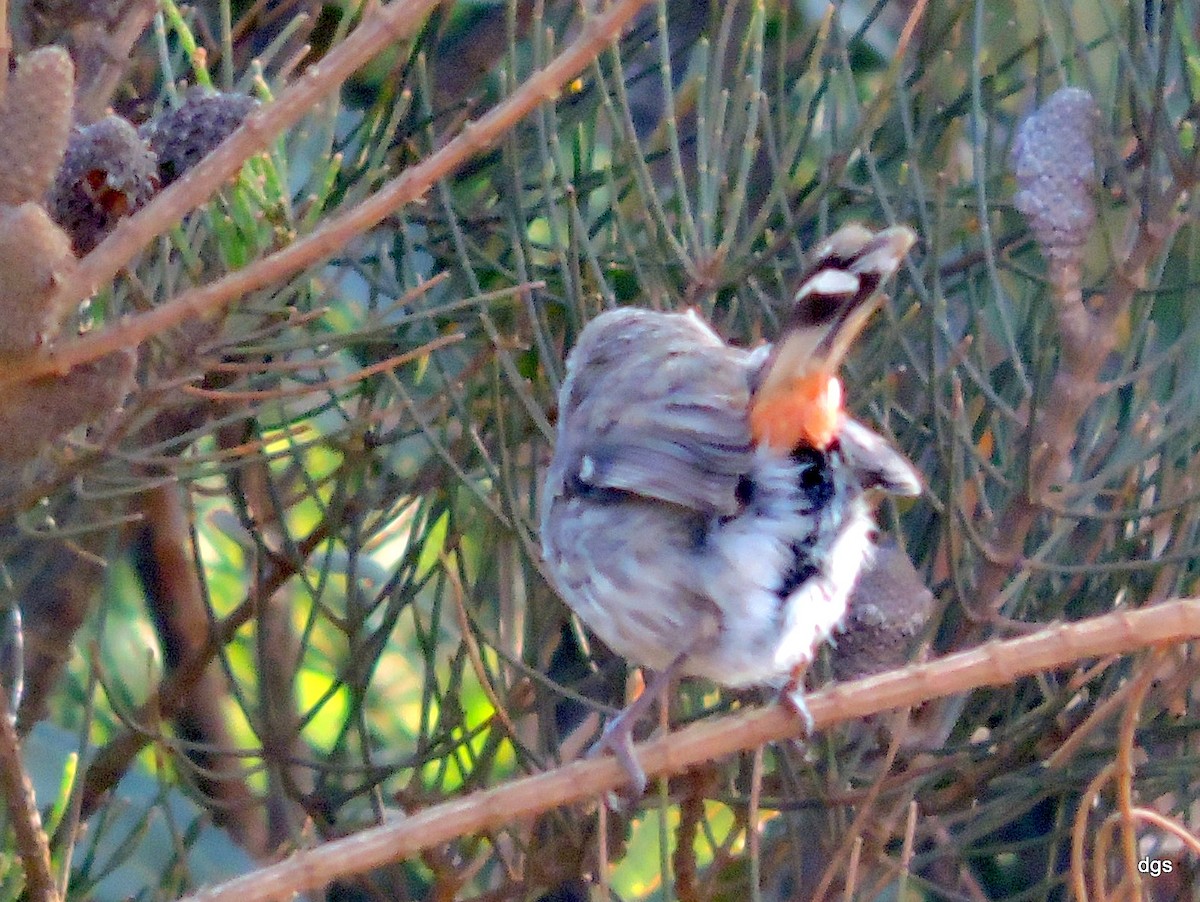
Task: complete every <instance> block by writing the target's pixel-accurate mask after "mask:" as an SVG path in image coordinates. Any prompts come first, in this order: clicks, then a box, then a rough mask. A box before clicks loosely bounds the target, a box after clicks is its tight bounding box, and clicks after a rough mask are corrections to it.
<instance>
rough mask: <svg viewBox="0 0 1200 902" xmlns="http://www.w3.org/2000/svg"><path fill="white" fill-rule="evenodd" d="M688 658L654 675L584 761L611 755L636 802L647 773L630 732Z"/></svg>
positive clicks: (606, 730) (611, 724)
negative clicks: (606, 752)
mask: <svg viewBox="0 0 1200 902" xmlns="http://www.w3.org/2000/svg"><path fill="white" fill-rule="evenodd" d="M687 655H688V653H687V652H685V653H684V654H681V655H679V657H677V658H676V659H675V660H674V661H672V662H671V663H670V665H669V666H668V667H667V668H666V669H665V670H660V671H657V672H656V673H655V674H654V676H653V678H652V679H651V680H650V683H649V684H648V685H647V686H646V688H645V689H644V690H642V694H641V695H639V696H638V697H637V698H635V699H634V700H633V702H631V703H630V704H629V705H628V706H627V707H626V708H625V709H624V710H623V711H622V712H621V713H620V714H618V715H617V716H616V717H614V718H613V719H612V720H611V721H609V723H608V726H606V727H605V728H604V734H603V735H602V736H601V737H600V739H599V741H597V743H596V744H595V745H593V746H592V747H591V748H590V749H589V750H588V753H587V757H589V758H596V757H598V756H599V755H601V754H603V753H604V751H605V750H608V751H611V752H612V753H613V757H615V758H616V759H617V761H619V762H620V763H621V766H622V767H623V768H625V772H626V773H627V774H629V781H630V783H632V784H633V791H634V797H635V798H637V797H640V796H641V795H642V793H644V792H645V791H646V772H645V771H644V770H642V766H641V765H640V764H638V761H637V756H636V755H634V753H633V728H634V727H635V726H636V725H637V722H638V721H639V720H641V719H642V718H643V717H644V716H645V715H646V712H647V711H649V710H650V706H651V705H653V704H654V703H655V702H656V701H658V700H659V699H665V697H666V693H667V689H668V688H670V686H671V682H672V681H673V680H674V679H675V677H676V676H677V675H678V673H679V669H680V668H681V667H682V666H683V662H684V660H685V659H686V658H687Z"/></svg>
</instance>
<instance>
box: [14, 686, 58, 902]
mask: <svg viewBox="0 0 1200 902" xmlns="http://www.w3.org/2000/svg"><path fill="white" fill-rule="evenodd" d="M0 792H3V794H4V804H5V806H6V807H7V808H8V819H9V822H10V823H11V824H12V828H13V834H14V835H15V837H16V846H17V854H18V855H20V856H21V863H22V865H23V866H24V869H25V897H26V898H28V899H31V900H33V902H54V900H57V899H60V898H62V897H61V896H60V895H59V893H58V886H57V884H56V883H55V881H54V874H53V873H51V871H50V843H49V841H48V840H47V839H46V831H45V830H43V829H42V816H41V815H40V814H39V813H38V807H37V799H35V798H34V795H33V784H32V783H30V782H29V775H28V774H27V773H25V767H24V765H23V764H22V763H21V741H20V739H19V738H18V737H17V728H16V724H15V723H14V722H13V717H12V712H11V711H10V710H9V707H8V696H7V695H6V694H5V693H4V692H2V691H0Z"/></svg>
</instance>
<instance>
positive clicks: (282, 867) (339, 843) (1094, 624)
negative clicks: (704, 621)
mask: <svg viewBox="0 0 1200 902" xmlns="http://www.w3.org/2000/svg"><path fill="white" fill-rule="evenodd" d="M1196 638H1200V598H1192V599H1183V600H1178V601H1173V602H1168V603H1166V604H1162V605H1157V606H1155V607H1152V608H1147V609H1143V610H1139V611H1129V612H1119V613H1114V614H1106V615H1104V616H1101V617H1094V618H1092V619H1090V620H1084V621H1080V622H1078V623H1073V624H1064V625H1059V626H1056V627H1052V628H1048V629H1045V630H1043V631H1042V632H1040V633H1037V634H1035V635H1032V636H1024V637H1022V638H1019V639H1012V640H1009V641H1007V642H992V643H988V644H986V645H982V646H980V647H978V648H974V649H971V650H969V651H965V652H960V653H958V654H955V655H950V656H949V657H946V658H942V659H939V660H937V661H933V662H930V663H927V664H921V665H916V666H910V667H905V668H902V669H900V670H894V671H891V672H888V673H884V674H878V675H876V676H872V677H868V678H866V679H862V680H857V681H855V682H853V683H845V684H839V685H834V686H832V687H830V688H828V689H824V690H822V691H820V692H816V693H813V694H812V695H810V696H808V698H807V703H808V709H809V711H810V712H811V714H812V719H813V723H814V725H815V727H816V728H827V727H830V726H832V725H833V724H836V723H840V722H842V721H846V720H853V719H857V718H863V717H867V716H869V715H872V714H878V713H880V712H882V711H886V710H889V709H892V708H908V707H912V706H914V705H917V704H921V703H923V702H926V701H928V700H930V699H933V698H939V697H943V696H947V695H952V694H956V693H961V692H966V691H969V690H971V689H976V688H979V687H982V686H995V685H1004V684H1007V683H1011V682H1012V681H1014V680H1015V679H1017V678H1019V677H1022V676H1027V675H1029V674H1032V673H1036V672H1038V671H1042V670H1049V669H1053V668H1057V667H1061V666H1063V665H1065V664H1069V663H1071V662H1074V661H1077V660H1079V659H1082V658H1093V657H1100V656H1104V655H1111V654H1125V653H1128V652H1131V651H1133V650H1135V649H1138V648H1143V647H1146V646H1151V645H1159V644H1169V643H1177V642H1185V641H1190V640H1193V639H1196ZM801 728H802V725H801V724H800V723H799V721H798V720H797V718H796V717H795V715H794V714H793V713H792V712H791V710H790V709H789V708H786V707H784V706H779V705H773V706H771V707H768V708H762V709H757V710H753V711H748V712H745V713H742V714H737V715H733V716H730V717H722V718H714V719H711V720H706V721H703V722H701V723H698V724H695V725H693V726H690V727H688V728H686V729H683V730H679V731H678V732H675V733H671V734H670V735H668V736H661V737H659V738H657V739H655V740H653V741H651V742H647V743H644V744H642V745H640V746H638V748H637V757H638V761H639V763H640V764H641V765H642V767H643V768H644V769H645V772H646V774H647V776H650V777H655V776H661V775H666V774H674V773H680V772H681V771H684V770H687V769H688V768H690V767H693V766H695V765H697V764H701V763H703V762H706V761H711V760H712V759H714V758H722V757H725V756H728V755H732V754H734V753H736V752H740V751H744V750H746V749H753V748H756V747H758V746H761V745H762V744H764V743H767V742H777V741H779V740H783V739H791V738H794V737H796V736H797V735H799V734H800V733H801ZM627 779H628V776H627V775H626V773H625V771H624V769H623V768H622V766H621V765H620V764H619V763H618V762H617V761H616V760H615V759H613V758H603V759H597V760H585V761H575V762H573V763H571V764H567V765H565V766H563V767H559V768H556V769H555V770H552V771H548V772H546V773H542V774H537V775H534V776H531V777H524V778H522V779H519V780H513V781H511V782H509V783H506V784H504V785H501V786H497V787H495V788H494V789H488V790H484V791H481V792H476V793H473V794H471V795H469V796H466V797H465V798H461V799H453V800H451V801H448V802H444V803H442V804H440V805H436V806H434V807H432V808H428V809H426V810H424V811H421V812H420V813H418V814H415V815H413V816H412V817H407V818H404V819H402V820H398V821H396V822H393V823H388V824H384V825H382V826H378V827H372V828H369V829H366V830H363V831H361V832H359V833H357V834H355V835H353V836H349V837H346V838H344V839H339V840H335V841H332V842H328V843H325V844H324V845H321V846H318V847H316V848H314V849H309V850H305V851H302V852H297V853H296V854H294V855H292V856H291V857H290V858H288V859H286V860H285V861H281V862H279V863H278V864H275V865H271V866H270V867H266V868H261V869H259V870H257V871H254V872H252V873H250V874H246V875H244V876H242V877H238V878H236V879H234V880H231V881H229V882H227V883H225V884H222V885H220V886H217V887H213V888H211V889H208V890H203V891H201V892H199V893H197V894H195V895H193V896H189V897H187V898H188V900H190V902H218V900H224V902H259V900H262V902H266V900H270V899H279V898H290V897H291V896H292V895H293V894H295V893H302V892H305V891H307V890H312V889H316V888H318V887H322V886H325V885H327V884H328V883H330V882H331V881H333V880H335V879H337V878H339V877H345V876H348V875H351V874H360V873H364V872H366V871H369V870H371V869H373V868H377V867H380V866H382V865H385V864H389V863H392V862H396V861H400V860H402V859H405V858H408V857H410V856H412V855H414V854H416V853H418V852H420V851H421V850H423V849H428V848H430V847H432V846H437V845H440V844H442V843H445V842H447V841H449V840H451V839H454V838H455V837H458V836H463V835H466V834H472V833H479V832H487V831H491V830H496V829H499V828H502V827H503V826H505V825H506V824H511V823H513V822H514V821H523V820H528V819H531V818H534V817H536V816H538V815H540V814H542V813H543V812H545V811H548V810H549V809H551V808H554V807H557V806H561V805H569V804H573V803H576V802H582V801H585V800H589V799H596V798H598V797H601V796H602V795H603V794H604V793H606V792H609V791H611V790H613V789H615V788H617V787H620V786H621V785H623V784H624V782H625V781H626V780H627Z"/></svg>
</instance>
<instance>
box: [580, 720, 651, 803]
mask: <svg viewBox="0 0 1200 902" xmlns="http://www.w3.org/2000/svg"><path fill="white" fill-rule="evenodd" d="M638 701H641V698H639V699H638ZM636 707H637V702H634V703H633V704H632V705H630V706H629V707H628V708H626V709H625V710H624V711H622V712H621V713H620V714H618V715H617V716H616V717H614V718H613V719H612V720H611V721H610V722H609V724H608V726H606V727H605V728H604V734H603V735H602V736H601V737H600V738H599V739H598V740H597V741H596V744H595V745H593V746H592V747H591V748H590V749H588V753H587V757H589V758H599V757H600V756H601V755H603V754H604V753H605V752H606V751H609V752H612V754H613V757H614V758H616V759H617V761H618V762H619V763H620V765H621V767H623V768H624V769H625V773H627V774H628V775H629V783H630V786H629V789H630V793H631V795H632V797H633V798H634V799H638V798H641V796H642V794H643V793H644V792H645V791H646V771H645V770H643V769H642V766H641V765H640V764H639V763H638V760H637V755H636V754H635V753H634V751H633V728H634V726H635V725H636V724H637V722H638V720H639V719H640V717H641V715H642V713H643V711H644V709H645V707H646V706H642V709H643V710H638V711H635V710H634V709H635V708H636ZM630 715H633V716H632V717H631V716H630ZM608 801H609V807H610V808H620V807H624V806H623V805H619V804H614V803H615V802H616V801H617V798H616V796H615V794H614V793H609V799H608Z"/></svg>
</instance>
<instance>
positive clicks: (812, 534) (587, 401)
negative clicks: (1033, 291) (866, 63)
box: [542, 227, 918, 687]
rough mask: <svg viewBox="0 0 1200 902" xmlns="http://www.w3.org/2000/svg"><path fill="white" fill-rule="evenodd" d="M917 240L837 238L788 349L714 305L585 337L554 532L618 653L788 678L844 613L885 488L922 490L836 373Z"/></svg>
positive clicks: (574, 369) (566, 573)
mask: <svg viewBox="0 0 1200 902" xmlns="http://www.w3.org/2000/svg"><path fill="white" fill-rule="evenodd" d="M911 241H912V238H911V233H910V232H908V231H907V230H889V231H888V232H883V233H879V234H878V235H876V234H874V233H870V232H867V231H866V230H865V229H862V228H861V227H850V230H849V231H848V230H843V231H842V232H839V233H837V234H836V235H835V236H834V237H833V238H831V239H830V240H829V241H828V242H827V243H826V245H824V246H823V247H822V249H821V250H820V251H819V252H818V255H817V263H816V266H815V267H814V271H813V272H812V273H810V275H809V277H808V278H807V279H806V280H805V282H804V284H803V285H802V287H801V289H800V292H798V294H797V301H796V304H797V310H798V311H799V312H798V313H797V315H796V319H797V320H798V321H797V322H796V323H794V324H793V326H792V328H791V329H790V331H789V333H788V334H787V335H785V336H784V338H783V339H781V341H780V343H779V345H778V346H777V347H775V348H773V349H772V348H760V349H758V350H755V351H746V350H742V349H739V348H735V347H732V346H730V345H727V344H726V343H725V342H723V341H722V340H721V339H720V337H719V336H718V335H717V334H716V333H715V332H713V330H712V329H710V328H709V327H708V326H707V325H706V324H705V323H704V322H703V321H702V320H701V319H700V318H699V317H698V316H696V315H695V314H694V313H658V312H654V311H650V310H641V309H633V308H623V309H619V310H612V311H609V312H606V313H604V314H602V315H600V316H599V317H597V318H596V319H595V320H593V321H592V322H591V323H589V324H588V325H587V327H586V328H585V329H584V330H583V332H582V333H581V334H580V337H579V341H578V342H577V344H576V346H575V349H574V350H573V351H572V353H571V356H570V359H569V361H568V368H567V377H566V380H565V381H564V383H563V387H562V390H561V393H560V396H559V414H558V416H559V420H558V440H557V445H556V448H555V453H554V458H553V461H552V463H551V466H550V468H549V471H548V474H547V479H546V486H545V492H544V494H543V499H542V545H543V552H544V555H545V559H546V562H547V564H548V568H549V572H550V574H551V577H552V579H553V581H554V583H555V585H556V587H557V589H558V591H559V592H560V594H561V595H562V596H563V598H564V599H565V600H566V601H567V603H568V604H569V605H570V606H571V608H572V609H573V610H574V611H575V612H576V613H577V614H578V615H579V617H580V618H581V619H582V620H583V621H584V623H586V624H587V625H588V626H589V627H590V629H591V630H592V631H593V632H594V633H595V634H596V635H598V636H599V637H600V638H601V639H602V640H603V641H604V642H605V643H607V644H608V645H609V646H610V647H611V648H612V649H613V650H615V651H616V652H618V653H619V654H621V655H622V656H624V657H626V658H628V659H629V660H631V661H632V662H634V663H635V664H639V665H643V666H646V667H650V668H652V669H655V670H660V671H662V670H670V671H673V672H674V673H676V674H678V675H688V676H699V677H705V678H707V679H710V680H713V681H715V682H717V683H720V684H722V685H726V686H731V687H743V686H752V685H767V686H783V685H786V684H788V683H789V682H790V681H792V680H793V679H794V676H795V674H796V673H797V671H799V670H802V669H803V668H804V667H805V666H806V665H807V664H808V662H809V661H810V660H811V658H812V656H813V653H814V649H815V648H816V647H817V646H818V645H819V644H820V642H821V641H823V640H824V639H826V638H827V637H828V636H829V635H830V633H831V631H832V630H833V629H834V628H835V627H836V625H837V624H838V623H839V621H840V620H841V618H842V617H843V615H844V613H845V611H846V604H847V600H848V598H849V595H850V592H851V590H852V588H853V586H854V582H855V579H856V577H857V575H858V573H859V572H860V571H861V570H862V569H863V567H864V565H865V564H866V562H867V561H868V560H869V558H870V555H871V553H872V547H873V546H872V541H871V532H872V529H873V522H872V518H871V513H870V509H869V505H868V503H867V500H866V497H865V493H866V492H867V491H868V490H870V489H872V488H881V489H883V490H885V491H892V492H898V493H906V494H911V493H915V492H916V491H917V489H918V481H917V477H916V474H915V472H914V471H913V470H912V468H911V465H909V464H908V462H907V461H905V460H904V458H903V457H901V456H900V455H899V454H898V453H897V452H896V451H894V450H893V449H892V448H891V447H890V446H889V445H888V444H887V443H886V442H885V441H884V440H883V439H882V438H881V437H879V436H878V435H876V434H875V433H873V432H871V431H870V430H869V429H867V428H866V427H865V426H862V425H861V424H859V423H857V422H855V421H854V420H851V419H850V418H849V417H847V416H846V415H845V414H844V412H843V411H842V408H841V386H840V383H839V382H838V381H837V378H836V367H837V364H838V363H839V362H840V357H841V356H842V354H844V352H845V348H846V346H847V345H848V341H849V338H847V335H846V333H847V331H850V332H857V331H858V328H860V327H861V325H862V323H863V322H865V319H866V315H867V314H869V303H868V302H870V301H871V300H872V299H873V298H874V296H875V292H876V289H877V288H878V285H879V283H880V281H881V280H882V279H883V278H885V277H886V276H887V275H890V274H891V272H893V271H894V269H895V267H896V266H898V264H899V261H900V259H901V258H902V257H903V254H904V252H905V251H907V249H908V247H909V245H910V244H911ZM801 306H803V309H800V308H801ZM850 337H852V335H850ZM781 417H782V418H783V419H781Z"/></svg>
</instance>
